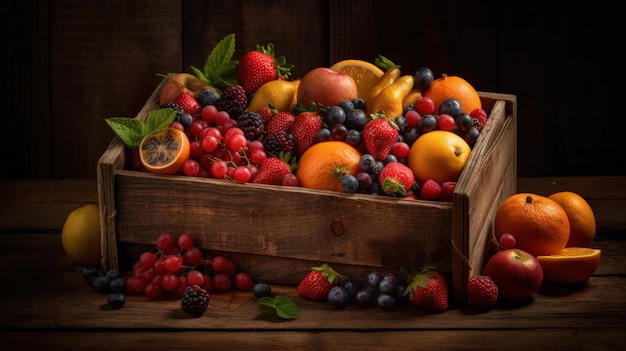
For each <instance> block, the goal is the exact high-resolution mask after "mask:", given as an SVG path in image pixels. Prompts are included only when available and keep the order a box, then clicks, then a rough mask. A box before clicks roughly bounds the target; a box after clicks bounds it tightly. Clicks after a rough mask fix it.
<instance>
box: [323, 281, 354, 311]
mask: <svg viewBox="0 0 626 351" xmlns="http://www.w3.org/2000/svg"><path fill="white" fill-rule="evenodd" d="M327 300H328V304H330V305H331V306H333V307H334V308H336V309H342V308H346V305H347V304H348V302H349V301H350V293H349V292H348V290H346V288H344V287H343V286H333V287H332V288H331V289H330V291H328V297H327Z"/></svg>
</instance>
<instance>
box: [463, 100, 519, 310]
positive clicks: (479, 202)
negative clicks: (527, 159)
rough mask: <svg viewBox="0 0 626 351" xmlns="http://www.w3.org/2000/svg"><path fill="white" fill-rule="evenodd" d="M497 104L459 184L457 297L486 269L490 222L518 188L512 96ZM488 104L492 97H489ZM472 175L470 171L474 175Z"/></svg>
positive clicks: (514, 108) (514, 110)
mask: <svg viewBox="0 0 626 351" xmlns="http://www.w3.org/2000/svg"><path fill="white" fill-rule="evenodd" d="M494 97H498V98H504V99H506V100H496V101H495V102H494V103H493V106H492V110H491V114H490V117H489V121H488V124H487V125H486V126H485V129H484V130H483V133H484V134H483V136H482V137H484V138H483V139H482V140H480V142H479V143H477V144H476V147H475V148H474V150H473V152H474V156H475V157H471V158H470V160H469V161H468V164H467V165H466V168H465V170H464V171H463V175H462V176H461V179H460V180H459V183H458V184H457V191H456V192H455V198H454V211H453V212H454V213H453V221H454V224H453V235H452V236H453V241H454V242H453V245H452V247H453V250H454V252H453V257H452V264H453V270H452V271H453V273H454V274H453V280H454V283H453V285H454V294H455V298H456V299H458V300H463V299H464V298H465V295H466V291H465V288H466V284H467V278H468V276H469V275H470V274H477V273H479V272H480V271H481V269H482V264H483V260H484V258H485V257H486V255H487V252H489V251H490V247H489V240H490V237H491V233H492V231H491V227H492V226H491V223H492V222H493V216H494V214H495V211H496V209H497V206H498V205H499V204H500V202H501V201H502V200H503V199H504V198H505V197H507V196H509V195H511V194H513V193H514V192H515V184H516V183H515V177H516V165H517V164H516V107H515V97H513V96H506V95H501V94H500V96H494ZM483 98H485V99H486V100H487V104H488V105H489V104H490V103H491V101H493V100H492V99H487V98H486V96H483ZM470 175H471V176H470Z"/></svg>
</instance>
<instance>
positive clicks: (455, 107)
mask: <svg viewBox="0 0 626 351" xmlns="http://www.w3.org/2000/svg"><path fill="white" fill-rule="evenodd" d="M462 112H463V108H461V103H460V102H459V100H457V99H455V98H447V99H445V100H443V101H442V102H441V104H440V105H439V114H440V115H442V114H444V113H447V114H449V115H450V116H452V117H455V118H456V117H457V116H458V115H459V114H460V113H462Z"/></svg>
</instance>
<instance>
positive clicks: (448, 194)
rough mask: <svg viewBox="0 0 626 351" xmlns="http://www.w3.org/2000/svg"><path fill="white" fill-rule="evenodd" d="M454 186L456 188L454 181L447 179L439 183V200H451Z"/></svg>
mask: <svg viewBox="0 0 626 351" xmlns="http://www.w3.org/2000/svg"><path fill="white" fill-rule="evenodd" d="M454 188H456V182H453V181H447V182H444V183H443V184H441V197H440V198H439V200H440V201H447V202H452V195H453V194H454Z"/></svg>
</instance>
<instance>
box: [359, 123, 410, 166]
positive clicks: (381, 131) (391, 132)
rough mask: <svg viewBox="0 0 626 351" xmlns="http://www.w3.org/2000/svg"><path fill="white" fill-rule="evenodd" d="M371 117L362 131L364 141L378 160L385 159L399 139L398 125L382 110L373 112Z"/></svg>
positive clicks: (368, 149)
mask: <svg viewBox="0 0 626 351" xmlns="http://www.w3.org/2000/svg"><path fill="white" fill-rule="evenodd" d="M370 118H371V119H370V120H369V121H368V122H367V123H366V124H365V127H363V131H362V132H361V134H362V135H363V143H364V144H365V147H366V149H367V152H368V153H369V154H371V155H372V156H374V159H376V161H383V160H384V159H386V158H387V156H389V153H390V152H391V147H392V146H393V144H395V142H396V141H398V135H399V134H400V132H399V130H398V125H397V124H396V122H395V120H394V119H393V118H389V117H387V116H386V115H385V113H384V112H382V111H381V112H378V113H376V114H372V115H371V116H370Z"/></svg>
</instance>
